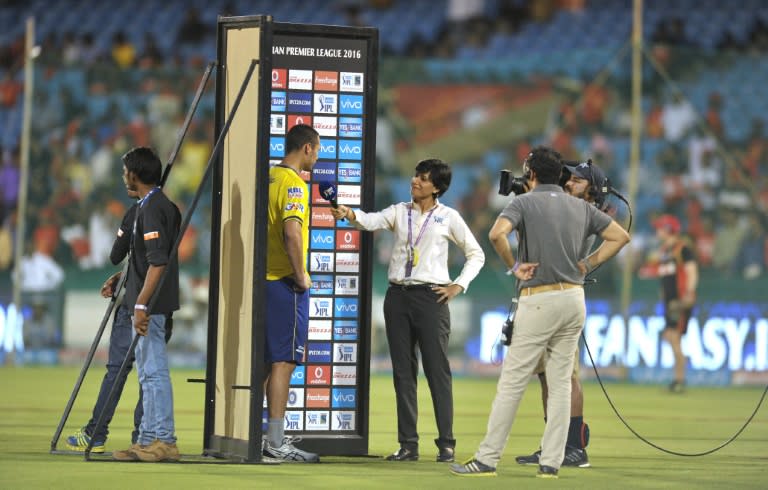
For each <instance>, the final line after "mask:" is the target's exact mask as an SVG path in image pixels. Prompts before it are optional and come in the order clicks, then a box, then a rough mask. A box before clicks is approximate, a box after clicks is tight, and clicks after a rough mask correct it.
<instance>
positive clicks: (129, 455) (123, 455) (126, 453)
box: [112, 444, 140, 461]
mask: <svg viewBox="0 0 768 490" xmlns="http://www.w3.org/2000/svg"><path fill="white" fill-rule="evenodd" d="M139 447H140V446H139V445H138V444H131V447H129V448H128V449H123V450H122V451H115V452H113V453H112V459H114V460H115V461H138V460H139V457H138V456H136V452H135V451H136V450H137V449H139Z"/></svg>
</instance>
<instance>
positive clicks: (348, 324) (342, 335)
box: [333, 320, 357, 340]
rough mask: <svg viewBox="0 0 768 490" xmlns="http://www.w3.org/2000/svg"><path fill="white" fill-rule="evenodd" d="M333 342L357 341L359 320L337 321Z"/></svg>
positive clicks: (334, 323)
mask: <svg viewBox="0 0 768 490" xmlns="http://www.w3.org/2000/svg"><path fill="white" fill-rule="evenodd" d="M333 340H357V320H335V321H334V322H333Z"/></svg>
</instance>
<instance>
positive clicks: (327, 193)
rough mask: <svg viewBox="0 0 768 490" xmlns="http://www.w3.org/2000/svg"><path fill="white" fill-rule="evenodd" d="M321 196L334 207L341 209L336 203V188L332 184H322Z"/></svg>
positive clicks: (324, 182) (326, 182) (325, 182)
mask: <svg viewBox="0 0 768 490" xmlns="http://www.w3.org/2000/svg"><path fill="white" fill-rule="evenodd" d="M320 196H321V197H322V198H323V199H325V200H326V201H328V202H329V203H331V206H332V207H334V208H338V207H339V203H338V202H337V201H336V186H335V185H333V183H332V182H329V181H327V180H325V181H323V182H320Z"/></svg>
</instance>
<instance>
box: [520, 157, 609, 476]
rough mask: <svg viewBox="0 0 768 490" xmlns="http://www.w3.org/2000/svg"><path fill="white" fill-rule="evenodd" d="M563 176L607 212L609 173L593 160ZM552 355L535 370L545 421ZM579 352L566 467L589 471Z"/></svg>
mask: <svg viewBox="0 0 768 490" xmlns="http://www.w3.org/2000/svg"><path fill="white" fill-rule="evenodd" d="M564 163H565V165H564V166H563V174H562V177H561V179H560V184H561V187H562V188H563V190H564V191H565V192H567V193H568V194H570V195H571V196H573V197H578V198H579V199H583V200H585V201H586V202H588V203H590V204H592V205H593V206H596V207H597V208H598V209H600V210H601V211H606V208H607V205H606V203H605V198H606V195H607V193H608V192H609V189H610V183H609V181H608V178H607V177H606V175H605V172H603V170H602V169H601V168H600V167H598V166H597V165H595V164H594V163H592V160H587V161H586V162H581V163H579V162H564ZM595 239H596V235H590V236H588V237H587V238H586V240H585V242H584V246H583V248H582V253H581V254H580V256H581V257H586V256H587V254H589V252H590V251H591V250H592V247H593V246H594V244H595ZM548 357H549V356H548V355H547V353H546V352H544V354H542V356H541V358H540V359H539V363H538V364H537V365H536V368H535V369H534V370H533V373H534V374H536V375H537V376H538V377H539V381H540V383H541V400H542V402H543V404H544V421H545V422H546V420H547V395H548V393H547V375H546V365H547V359H548ZM579 364H580V363H579V348H578V345H577V347H576V351H575V352H574V355H573V372H572V374H571V421H570V424H569V426H568V439H567V441H566V445H565V456H564V458H563V466H573V467H578V468H587V467H589V457H588V456H587V451H586V447H587V444H588V443H589V425H588V424H586V423H584V392H583V391H582V388H581V380H580V379H579ZM540 457H541V449H539V450H537V451H535V452H534V453H533V454H531V455H528V456H518V457H516V458H515V461H517V463H518V464H531V465H532V464H539V458H540Z"/></svg>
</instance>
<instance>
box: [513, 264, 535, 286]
mask: <svg viewBox="0 0 768 490" xmlns="http://www.w3.org/2000/svg"><path fill="white" fill-rule="evenodd" d="M537 267H539V263H538V262H518V264H516V268H515V271H514V274H515V277H516V278H518V279H520V280H521V281H528V280H530V279H531V278H533V275H534V274H535V273H536V268H537Z"/></svg>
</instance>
